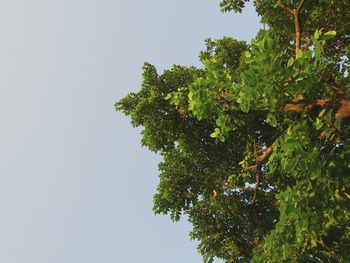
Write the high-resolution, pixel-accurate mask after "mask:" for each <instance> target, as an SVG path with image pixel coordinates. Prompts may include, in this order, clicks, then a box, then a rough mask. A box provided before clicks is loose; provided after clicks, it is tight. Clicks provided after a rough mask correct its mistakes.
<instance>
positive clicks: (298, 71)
mask: <svg viewBox="0 0 350 263" xmlns="http://www.w3.org/2000/svg"><path fill="white" fill-rule="evenodd" d="M247 1H248V0H222V1H221V3H220V7H221V10H222V11H223V12H227V11H234V12H241V11H242V10H244V5H245V2H247ZM253 3H254V5H255V7H256V10H257V12H258V13H259V15H260V16H261V20H262V22H263V23H264V24H266V28H268V29H267V30H261V31H260V32H259V33H258V34H257V36H256V38H255V39H254V40H253V41H252V42H251V43H246V42H244V41H238V40H235V39H232V38H230V37H225V38H223V39H217V40H212V39H207V40H206V50H204V51H202V52H201V53H200V60H201V62H202V64H203V68H196V67H187V66H178V65H175V66H173V67H172V68H171V69H169V70H165V71H164V72H163V73H162V74H159V73H158V72H157V70H156V68H155V67H154V66H153V65H151V64H149V63H145V64H144V66H143V81H142V85H141V88H140V90H139V92H137V93H130V94H129V95H127V96H126V97H125V98H123V99H122V100H120V101H119V102H117V103H116V104H115V107H116V109H117V110H119V111H122V112H123V113H124V114H126V115H127V116H130V118H131V123H132V125H133V126H141V127H143V130H142V142H141V143H142V145H144V146H147V147H148V148H149V149H150V150H151V151H154V152H157V153H159V154H160V155H161V156H162V157H163V161H162V162H161V163H160V164H159V172H160V174H159V177H160V182H159V185H158V187H157V192H156V193H155V195H154V212H155V213H157V214H169V215H170V217H171V219H172V220H174V221H177V220H179V219H180V217H181V216H182V215H187V216H188V218H189V221H190V222H191V223H192V225H193V230H192V232H191V234H190V236H191V238H193V239H196V240H198V241H199V247H198V249H199V251H200V253H201V254H202V255H203V259H204V262H212V261H213V259H214V258H221V259H223V260H224V261H225V262H229V263H231V262H350V125H349V124H350V121H349V119H350V118H349V117H350V82H349V79H350V77H349V70H350V61H349V57H350V56H349V55H350V2H349V0H312V1H311V0H277V1H276V0H254V1H253Z"/></svg>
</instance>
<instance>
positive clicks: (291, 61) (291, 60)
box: [287, 57, 294, 68]
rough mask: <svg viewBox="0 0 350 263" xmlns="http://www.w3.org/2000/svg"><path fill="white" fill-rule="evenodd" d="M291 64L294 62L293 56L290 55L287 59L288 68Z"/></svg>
mask: <svg viewBox="0 0 350 263" xmlns="http://www.w3.org/2000/svg"><path fill="white" fill-rule="evenodd" d="M293 64H294V58H293V57H291V58H290V59H289V60H288V64H287V67H288V68H290V67H291V66H293Z"/></svg>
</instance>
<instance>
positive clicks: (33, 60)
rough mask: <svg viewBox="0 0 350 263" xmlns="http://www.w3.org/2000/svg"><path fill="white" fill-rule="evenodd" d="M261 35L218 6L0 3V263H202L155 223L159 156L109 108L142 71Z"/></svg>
mask: <svg viewBox="0 0 350 263" xmlns="http://www.w3.org/2000/svg"><path fill="white" fill-rule="evenodd" d="M258 28H259V19H258V17H257V15H256V14H255V12H254V11H253V8H252V7H251V6H249V8H248V10H246V11H245V12H244V13H243V14H242V15H235V14H221V13H220V12H219V8H218V1H213V0H191V1H189V0H178V1H169V0H148V1H145V0H133V1H121V0H84V1H83V0H30V1H28V0H2V1H1V3H0V35H1V41H0V76H1V77H0V91H1V96H0V121H1V129H0V209H1V212H0V213H1V216H0V262H4V263H22V262H25V263H80V262H82V263H100V262H103V263H109V262H111V263H112V262H113V263H164V262H167V263H175V262H176V263H178V262H191V263H200V262H202V259H201V256H200V255H199V254H198V253H197V252H196V245H197V244H196V242H193V241H190V240H189V238H188V233H189V231H190V229H191V226H190V225H189V224H188V223H186V222H180V223H176V224H174V223H171V222H170V220H169V218H168V217H166V216H154V215H153V213H152V196H153V194H154V192H155V188H156V185H157V183H158V175H157V164H158V163H159V161H160V158H159V157H158V156H156V155H155V154H152V153H150V152H149V151H148V150H147V149H145V148H141V146H140V144H139V141H140V136H139V132H140V130H139V129H133V128H132V127H131V126H130V124H129V120H128V119H127V118H126V117H124V116H123V115H122V114H121V113H116V112H115V111H114V109H113V104H114V103H115V101H117V100H119V99H121V98H122V97H123V96H125V95H126V94H127V93H129V92H131V91H136V90H137V89H138V87H139V85H140V81H141V67H142V64H143V62H144V61H148V62H150V63H152V64H154V65H156V66H157V68H158V69H159V71H160V72H161V71H162V70H164V69H166V68H169V67H170V66H171V65H172V64H181V65H197V66H199V65H200V64H199V61H198V53H199V51H200V50H201V49H203V48H204V41H203V40H204V38H206V37H212V38H220V37H223V36H225V35H227V36H233V37H235V38H237V39H239V40H241V39H244V40H250V39H251V38H253V37H254V35H255V33H256V32H257V31H258Z"/></svg>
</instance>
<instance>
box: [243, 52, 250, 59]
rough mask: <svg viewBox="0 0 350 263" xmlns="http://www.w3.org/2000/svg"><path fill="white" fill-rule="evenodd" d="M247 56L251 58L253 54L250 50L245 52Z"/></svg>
mask: <svg viewBox="0 0 350 263" xmlns="http://www.w3.org/2000/svg"><path fill="white" fill-rule="evenodd" d="M244 55H245V57H246V58H251V57H252V54H251V53H250V52H249V51H246V52H244Z"/></svg>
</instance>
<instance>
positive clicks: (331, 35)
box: [324, 30, 337, 39]
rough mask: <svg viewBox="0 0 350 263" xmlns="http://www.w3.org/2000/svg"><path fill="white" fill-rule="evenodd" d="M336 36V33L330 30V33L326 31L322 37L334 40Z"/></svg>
mask: <svg viewBox="0 0 350 263" xmlns="http://www.w3.org/2000/svg"><path fill="white" fill-rule="evenodd" d="M336 35H337V32H336V31H334V30H331V31H328V32H326V33H324V37H325V38H326V39H331V38H334V37H335V36H336Z"/></svg>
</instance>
